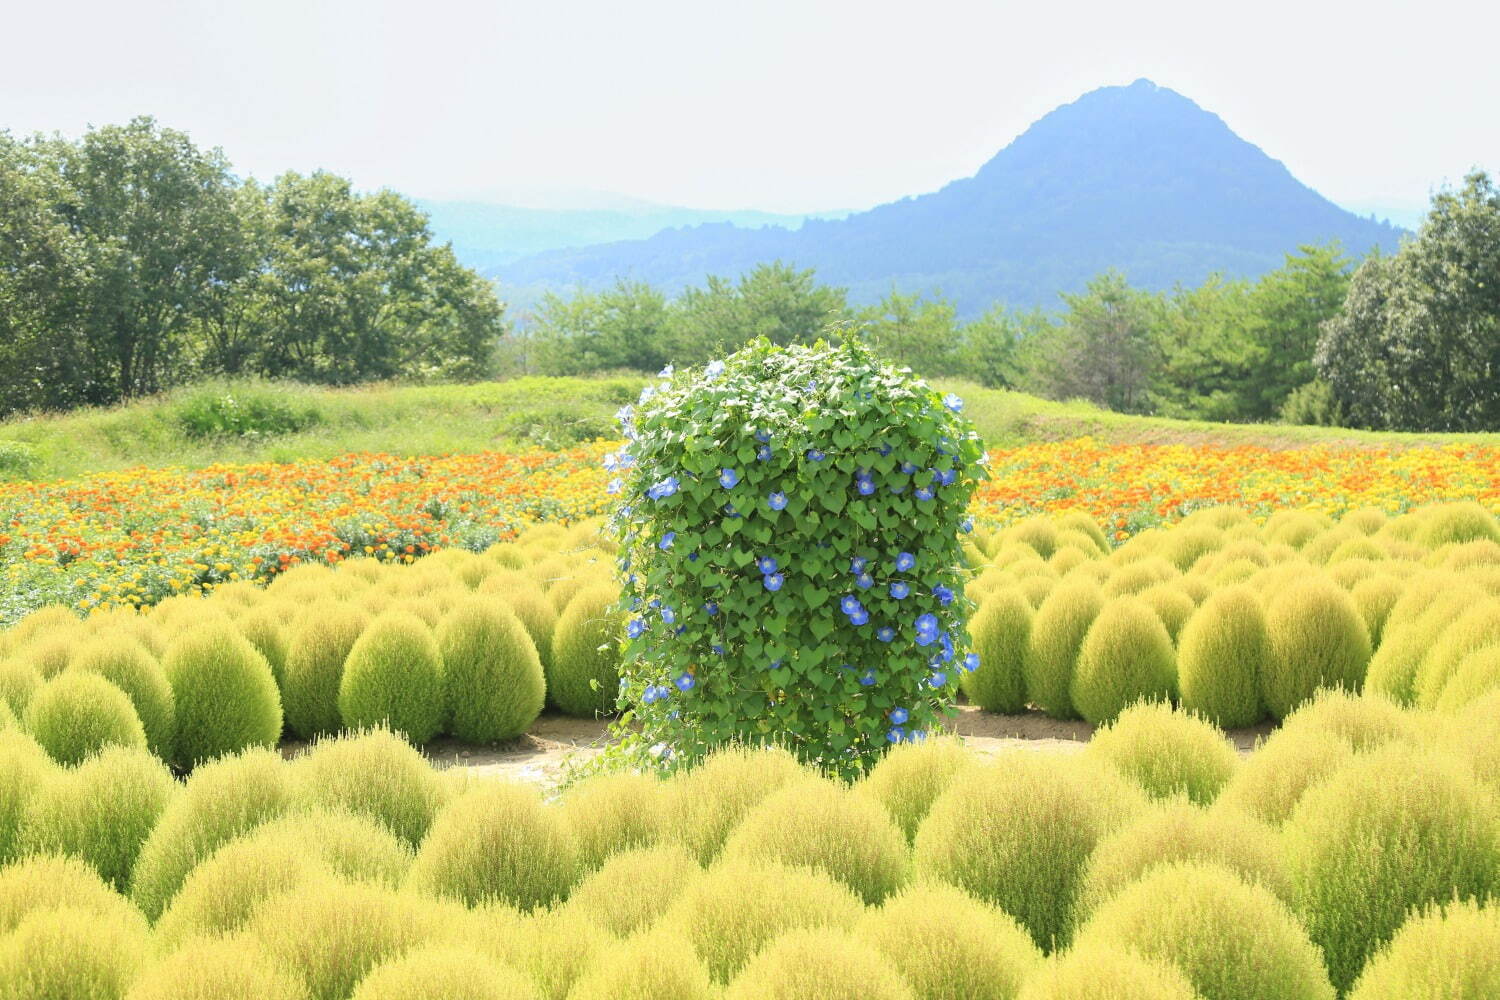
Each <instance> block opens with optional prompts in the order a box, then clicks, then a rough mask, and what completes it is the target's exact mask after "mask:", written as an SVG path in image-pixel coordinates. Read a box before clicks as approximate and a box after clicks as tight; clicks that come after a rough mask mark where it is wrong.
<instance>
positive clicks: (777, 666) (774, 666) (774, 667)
mask: <svg viewBox="0 0 1500 1000" xmlns="http://www.w3.org/2000/svg"><path fill="white" fill-rule="evenodd" d="M766 669H767V670H780V669H781V661H780V660H772V661H771V665H770V666H769V667H767V668H766Z"/></svg>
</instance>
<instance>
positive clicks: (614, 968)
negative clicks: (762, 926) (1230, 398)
mask: <svg viewBox="0 0 1500 1000" xmlns="http://www.w3.org/2000/svg"><path fill="white" fill-rule="evenodd" d="M718 997H719V989H718V987H717V986H715V985H714V982H713V980H712V979H710V978H709V975H708V969H707V968H706V967H704V965H703V963H702V962H701V961H699V959H698V957H697V955H695V954H694V953H693V946H692V943H691V942H689V941H688V940H687V939H686V938H683V937H681V936H680V935H675V934H642V935H639V936H637V937H635V938H632V939H631V940H629V941H625V942H622V943H620V944H617V945H612V946H610V947H608V948H606V949H604V950H603V951H602V952H601V953H600V954H599V956H598V957H597V958H595V959H594V961H593V963H592V965H590V967H589V969H588V971H587V972H585V973H584V974H583V975H582V976H581V977H579V979H578V982H577V983H576V984H575V985H574V987H573V989H572V991H571V992H569V993H568V1000H718Z"/></svg>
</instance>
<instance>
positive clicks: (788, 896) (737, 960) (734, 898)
mask: <svg viewBox="0 0 1500 1000" xmlns="http://www.w3.org/2000/svg"><path fill="white" fill-rule="evenodd" d="M863 912H864V907H863V906H862V905H861V904H860V901H859V898H858V897H857V896H855V895H854V893H852V892H850V891H849V890H848V889H847V888H845V887H844V886H843V885H842V884H841V883H839V882H836V881H834V880H833V879H832V878H829V877H828V876H827V875H823V874H821V873H819V872H814V871H810V870H808V869H805V868H787V867H785V866H783V865H777V864H772V863H769V862H755V861H748V860H737V861H728V860H726V861H724V862H722V863H720V864H719V865H716V866H715V867H714V868H713V869H711V870H710V871H709V873H708V875H707V877H705V878H701V879H698V880H696V881H694V882H692V883H691V884H690V885H688V886H687V887H686V888H685V889H684V890H683V891H682V894H681V895H680V896H678V897H677V901H676V902H674V903H673V904H672V905H671V907H669V908H668V910H667V912H666V914H665V915H663V916H662V918H661V920H660V922H659V923H658V924H657V927H658V928H659V929H662V930H667V931H672V932H675V933H678V934H681V935H683V936H684V937H686V938H687V939H688V940H690V941H692V942H693V947H694V949H695V950H696V951H697V952H698V956H699V957H700V958H702V959H703V962H704V964H705V965H707V966H708V970H709V973H710V974H711V975H712V976H713V977H714V979H715V980H717V981H719V982H727V981H728V980H729V979H731V978H733V977H734V975H735V973H737V972H738V971H739V970H740V968H741V967H742V966H743V965H744V964H745V962H746V961H747V960H748V959H749V958H750V956H752V955H754V954H755V953H756V952H757V951H759V950H760V949H761V948H762V947H763V946H764V945H766V944H767V943H769V942H770V941H771V940H772V939H774V938H775V937H776V936H777V935H779V934H781V933H783V932H785V931H789V930H793V929H796V928H801V927H837V928H848V927H852V926H853V925H854V923H855V921H857V920H858V919H859V917H860V916H861V915H862V914H863Z"/></svg>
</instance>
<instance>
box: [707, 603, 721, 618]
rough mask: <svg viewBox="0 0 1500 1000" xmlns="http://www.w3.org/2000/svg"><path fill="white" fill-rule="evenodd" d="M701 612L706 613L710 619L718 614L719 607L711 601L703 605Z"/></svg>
mask: <svg viewBox="0 0 1500 1000" xmlns="http://www.w3.org/2000/svg"><path fill="white" fill-rule="evenodd" d="M703 610H704V611H706V612H708V617H710V618H712V617H713V616H714V615H716V614H718V613H719V605H718V604H716V603H715V602H713V601H709V602H708V603H707V604H705V605H703Z"/></svg>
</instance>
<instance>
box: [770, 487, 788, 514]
mask: <svg viewBox="0 0 1500 1000" xmlns="http://www.w3.org/2000/svg"><path fill="white" fill-rule="evenodd" d="M766 506H767V507H770V508H771V509H772V510H786V494H785V493H783V492H781V491H780V490H777V491H776V492H775V493H772V494H771V495H770V496H768V497H766Z"/></svg>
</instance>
